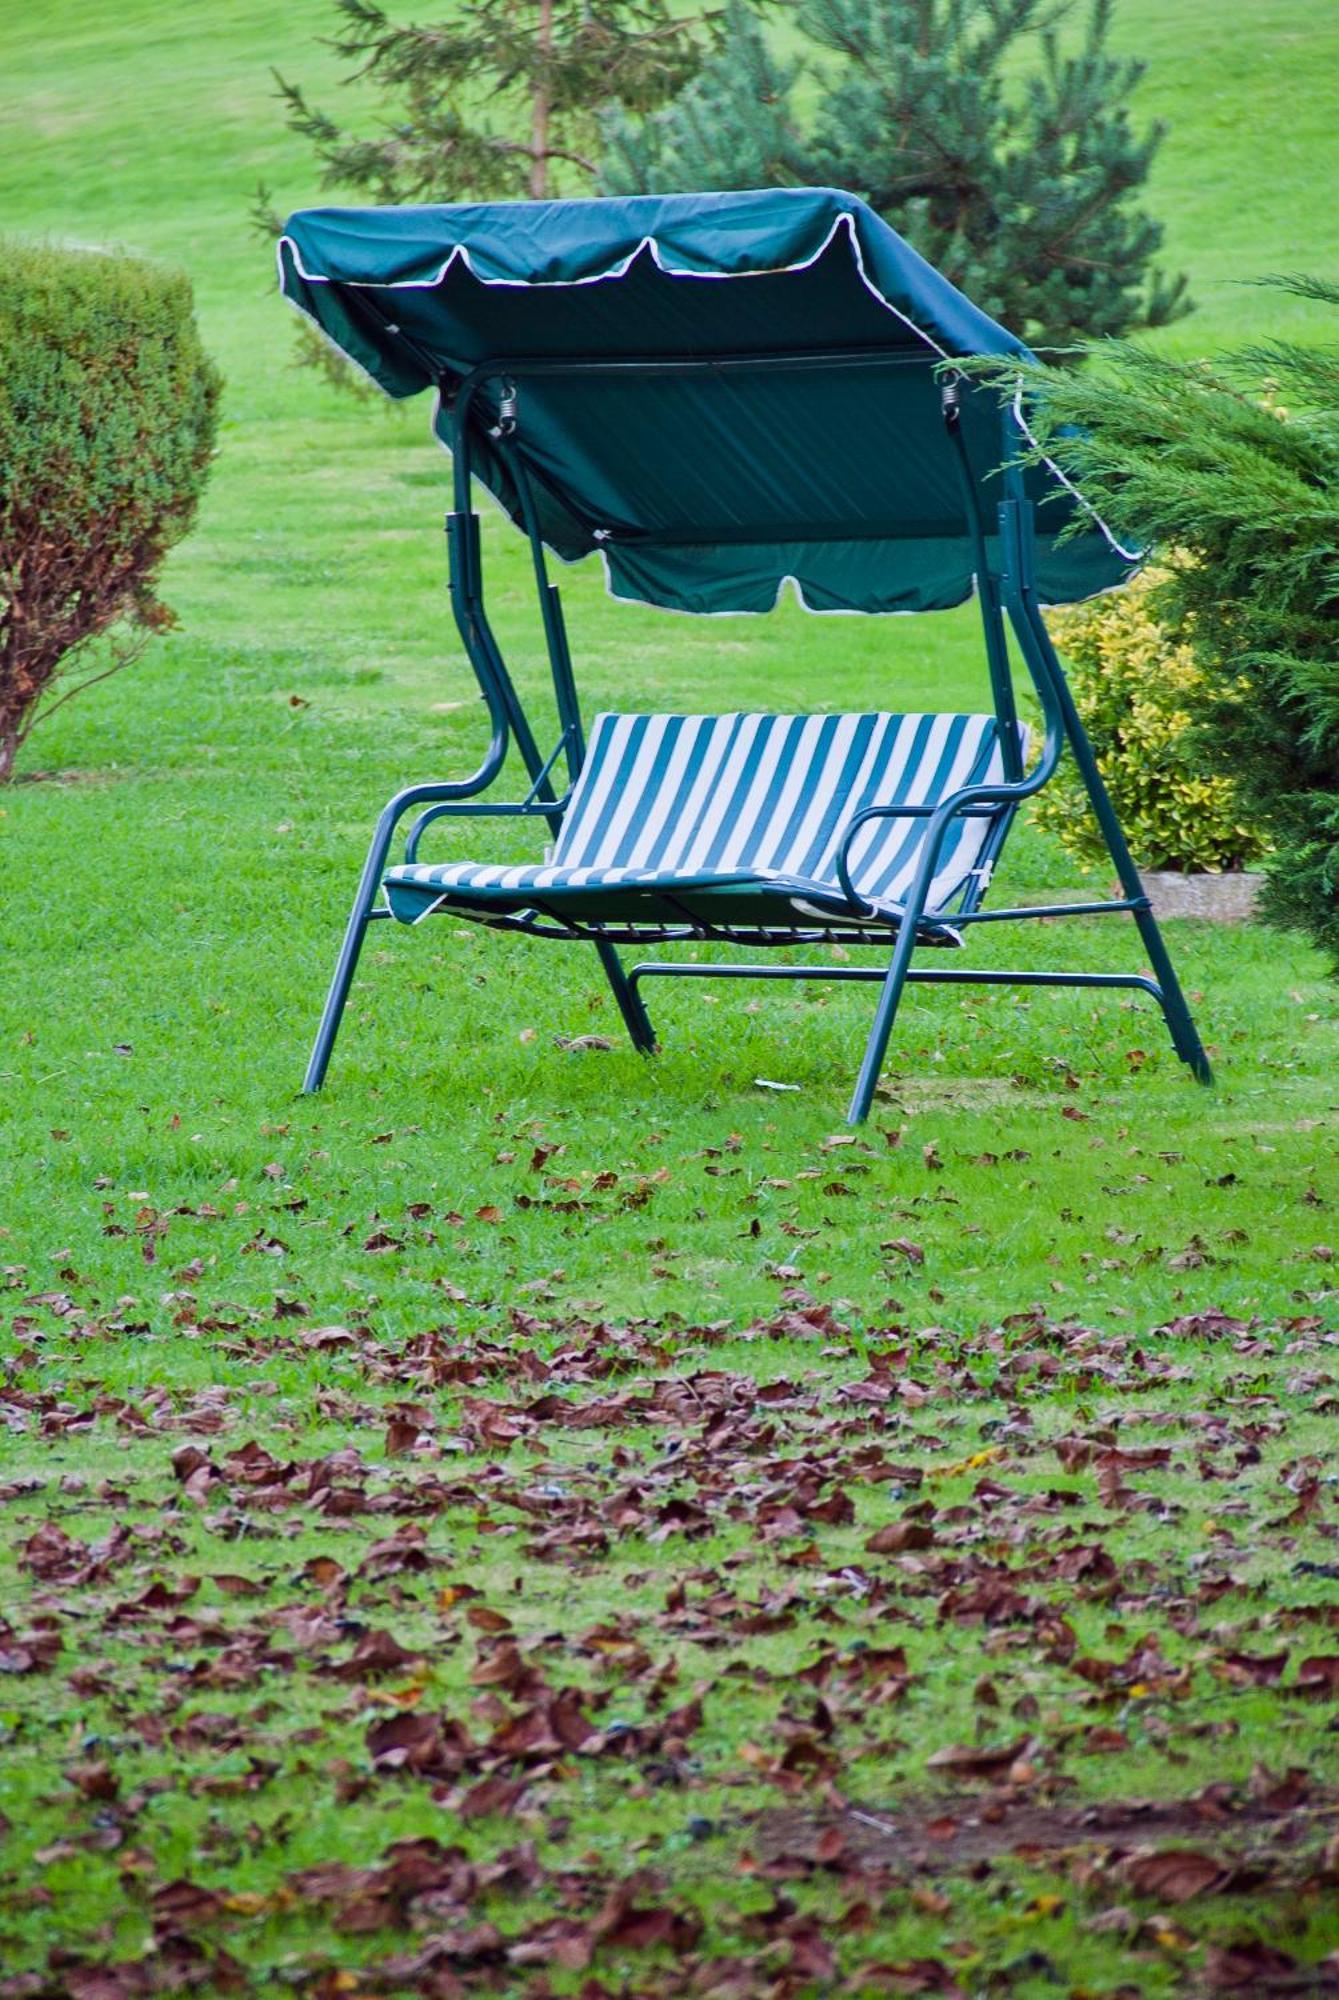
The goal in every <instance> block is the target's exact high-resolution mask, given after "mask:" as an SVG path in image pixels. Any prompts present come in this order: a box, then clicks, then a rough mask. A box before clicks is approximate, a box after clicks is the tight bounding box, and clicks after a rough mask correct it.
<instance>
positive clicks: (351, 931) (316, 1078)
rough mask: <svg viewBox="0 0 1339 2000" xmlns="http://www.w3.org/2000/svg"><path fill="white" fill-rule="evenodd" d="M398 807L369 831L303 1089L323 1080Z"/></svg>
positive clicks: (317, 1085) (316, 1087)
mask: <svg viewBox="0 0 1339 2000" xmlns="http://www.w3.org/2000/svg"><path fill="white" fill-rule="evenodd" d="M400 810H401V809H400V808H399V806H398V801H393V802H392V804H391V805H389V806H387V808H386V810H385V812H384V813H383V814H382V815H381V818H380V819H379V820H378V821H377V830H376V832H375V833H374V834H373V835H372V844H371V846H370V847H369V848H368V850H367V859H366V861H365V862H364V863H363V872H362V874H361V875H360V876H359V878H358V893H357V895H356V896H355V897H354V899H353V908H352V909H351V910H350V912H349V921H348V923H347V924H346V925H345V927H344V942H343V943H342V944H341V946H340V948H339V957H338V958H337V959H336V961H335V970H334V975H333V977H332V978H331V981H330V990H329V992H328V993H327V994H326V996H325V1006H324V1007H323V1008H322V1010H321V1025H320V1026H319V1027H318V1029H317V1030H316V1040H315V1042H314V1043H313V1044H312V1052H311V1058H310V1060H309V1062H308V1064H307V1074H306V1076H305V1077H304V1078H303V1080H302V1088H303V1090H304V1092H311V1091H314V1090H319V1089H320V1088H321V1085H322V1084H323V1083H324V1082H325V1073H326V1070H327V1069H328V1068H329V1067H330V1055H331V1051H332V1050H333V1048H334V1046H335V1036H336V1035H337V1034H338V1033H339V1024H340V1021H341V1020H342V1019H343V1015H344V1004H345V1002H346V1001H347V999H348V997H349V988H350V986H352V984H353V975H354V973H355V972H356V971H357V969H358V958H359V954H360V953H361V951H362V949H363V939H364V938H365V937H366V935H367V926H368V924H369V922H370V921H371V917H372V906H373V904H374V903H375V902H376V900H377V894H378V892H379V890H380V888H381V877H382V874H383V872H384V871H385V866H386V856H387V854H388V853H389V852H390V844H391V836H392V834H393V833H394V831H395V825H396V821H397V820H398V819H399V817H400Z"/></svg>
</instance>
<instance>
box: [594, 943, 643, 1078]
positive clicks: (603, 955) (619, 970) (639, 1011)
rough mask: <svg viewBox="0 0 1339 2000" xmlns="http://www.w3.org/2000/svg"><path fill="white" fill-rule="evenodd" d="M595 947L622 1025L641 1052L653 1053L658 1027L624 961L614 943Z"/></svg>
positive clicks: (633, 1044) (634, 1045)
mask: <svg viewBox="0 0 1339 2000" xmlns="http://www.w3.org/2000/svg"><path fill="white" fill-rule="evenodd" d="M595 949H596V952H597V953H598V955H599V960H600V964H601V965H602V966H603V967H604V976H605V978H606V979H607V980H608V981H609V985H610V988H611V989H612V991H613V995H614V998H615V1000H617V1002H618V1011H619V1013H620V1014H621V1015H622V1016H623V1025H624V1027H625V1028H626V1029H627V1031H628V1033H629V1034H630V1035H631V1037H632V1046H633V1047H634V1049H636V1050H637V1051H638V1052H639V1053H640V1054H641V1055H644V1056H653V1055H654V1054H655V1052H656V1031H655V1029H654V1028H653V1027H652V1026H651V1017H650V1015H649V1014H648V1013H647V1011H646V1008H645V1006H644V1005H643V1002H642V996H641V994H640V993H639V992H638V991H637V988H636V987H635V986H634V985H633V984H632V983H631V981H630V980H629V978H628V975H627V973H626V972H625V971H624V970H623V962H622V960H621V959H620V958H619V955H618V953H617V952H616V951H615V950H614V947H613V946H612V945H611V944H597V945H596V947H595Z"/></svg>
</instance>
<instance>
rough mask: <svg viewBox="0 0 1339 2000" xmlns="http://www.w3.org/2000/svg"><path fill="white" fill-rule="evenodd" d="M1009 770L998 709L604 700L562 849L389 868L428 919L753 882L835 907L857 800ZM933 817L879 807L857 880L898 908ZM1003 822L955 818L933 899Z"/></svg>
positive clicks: (940, 788) (396, 887) (801, 902)
mask: <svg viewBox="0 0 1339 2000" xmlns="http://www.w3.org/2000/svg"><path fill="white" fill-rule="evenodd" d="M1020 736H1022V739H1023V741H1024V744H1025V743H1026V735H1025V732H1022V731H1020ZM1002 776H1003V760H1002V757H1001V754H1000V740H999V725H998V723H997V722H996V719H995V717H994V716H993V715H885V714H876V715H808V716H804V715H745V714H737V715H599V716H597V717H596V718H595V722H594V725H593V727H592V730H591V735H590V742H589V746H588V750H587V754H586V760H585V763H584V764H583V766H582V769H581V774H580V776H579V778H578V780H577V783H576V785H575V787H574V789H573V792H572V797H571V800H570V802H569V804H568V807H567V811H566V813H565V814H564V817H563V823H562V827H561V830H560V832H559V835H558V839H557V842H556V844H555V846H554V849H553V853H552V856H551V857H550V858H549V859H548V860H547V861H545V862H544V863H543V864H541V865H534V864H531V865H528V866H521V867H516V866H507V865H505V864H501V865H491V866H490V865H484V864H480V863H475V862H448V863H444V864H435V865H434V864H431V863H423V862H416V863H412V864H409V865H406V866H404V867H400V868H393V869H391V870H390V872H389V874H388V875H387V878H386V889H387V896H388V900H389V901H390V904H391V908H392V910H393V911H394V912H395V914H396V915H397V916H401V917H403V918H405V919H406V920H408V921H413V920H415V919H416V918H417V917H419V916H421V915H425V914H426V913H427V912H428V910H430V909H440V908H454V909H457V910H460V911H462V913H468V912H469V910H470V909H471V908H474V909H480V907H481V906H483V908H486V909H487V910H489V911H492V912H494V913H498V912H501V911H503V910H505V909H513V910H515V909H523V908H529V907H533V906H534V902H535V900H536V899H538V901H539V902H540V903H541V904H549V905H551V906H553V907H555V908H556V907H559V906H562V907H563V908H565V909H566V910H568V911H569V912H571V911H573V909H574V907H585V908H587V909H588V910H592V911H593V910H594V909H595V907H596V906H597V905H598V904H599V902H600V901H601V899H604V900H605V901H607V900H608V898H609V895H610V892H613V891H617V892H620V893H619V895H618V898H617V900H618V901H619V902H620V903H621V904H624V905H626V902H627V898H628V892H630V891H631V892H637V895H639V896H640V897H641V898H643V899H647V898H651V899H654V892H655V891H657V890H660V891H664V892H669V893H671V894H673V895H674V896H675V897H676V898H679V899H682V898H683V897H684V896H688V897H690V899H691V896H692V894H693V892H695V891H706V892H712V891H720V890H723V889H726V888H730V889H733V890H735V891H744V890H746V889H748V888H750V887H751V888H752V889H754V890H755V891H762V892H765V893H766V894H767V895H769V896H770V897H772V898H775V897H777V896H778V895H780V896H782V897H784V898H785V899H786V900H788V901H789V902H790V904H791V905H792V907H793V908H794V909H795V910H797V911H799V912H800V913H801V914H805V915H810V916H812V915H814V914H822V915H825V916H829V917H830V916H832V915H834V914H836V913H838V912H837V907H836V906H841V909H842V910H843V911H844V910H845V908H846V905H845V897H844V895H843V893H842V890H841V887H840V885H839V883H838V880H837V873H836V856H837V849H838V846H839V844H840V841H841V836H842V833H843V830H844V829H845V827H846V826H847V825H848V823H849V822H850V820H851V818H852V817H853V816H854V815H855V814H856V813H857V812H860V811H861V810H862V809H863V808H864V807H866V806H871V805H894V804H904V803H905V804H916V805H921V804H933V803H934V802H936V801H937V800H939V799H941V798H944V797H946V796H947V794H948V793H950V792H954V791H957V790H958V789H959V788H960V787H962V786H964V785H969V784H979V783H983V782H987V781H991V780H997V779H999V778H1001V777H1002ZM925 825H926V822H925V820H924V819H915V818H896V817H895V818H890V819H886V820H875V821H872V822H870V823H869V824H868V825H867V826H865V827H863V828H862V829H861V830H860V832H859V833H858V834H857V835H856V837H855V840H854V842H853V843H852V846H851V851H850V870H851V877H852V880H853V881H854V883H855V884H856V887H857V888H858V889H859V890H860V892H861V894H862V895H864V896H865V897H867V898H868V899H869V900H870V901H871V902H872V903H874V904H876V905H877V906H878V909H879V910H880V911H881V912H886V913H887V914H888V915H889V916H896V915H897V913H898V912H899V910H900V907H901V903H902V900H903V898H904V897H905V895H906V893H907V890H908V888H909V886H910V883H911V878H912V875H913V874H914V872H915V867H916V861H917V856H918V854H919V851H920V846H921V842H922V840H923V839H924V835H925ZM991 825H992V821H991V820H990V819H987V818H978V819H965V820H956V821H954V822H953V823H952V824H951V826H950V828H949V832H948V834H947V837H946V839H945V841H944V844H943V847H942V849H941V852H940V865H939V869H938V872H937V874H936V876H935V880H934V883H933V886H932V889H931V893H930V897H929V901H928V904H927V909H928V911H929V913H930V914H934V913H937V912H942V911H945V910H947V909H948V907H949V906H950V905H951V904H952V903H953V901H954V899H955V898H956V897H957V896H959V895H960V893H961V892H962V890H963V889H964V887H965V886H966V884H967V881H968V878H969V876H970V874H971V872H972V870H973V869H974V868H975V867H976V865H977V861H978V858H979V856H980V854H981V850H982V847H983V846H984V844H985V841H986V839H987V837H988V834H989V831H990V827H991ZM634 900H635V898H634ZM810 906H812V907H810ZM848 914H849V913H848Z"/></svg>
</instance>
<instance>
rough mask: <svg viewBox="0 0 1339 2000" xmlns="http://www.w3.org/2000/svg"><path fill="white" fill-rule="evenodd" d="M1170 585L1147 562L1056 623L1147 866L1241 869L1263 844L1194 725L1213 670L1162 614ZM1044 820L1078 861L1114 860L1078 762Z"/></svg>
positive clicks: (1130, 835) (1082, 709)
mask: <svg viewBox="0 0 1339 2000" xmlns="http://www.w3.org/2000/svg"><path fill="white" fill-rule="evenodd" d="M1168 581H1169V573H1168V572H1167V571H1166V570H1163V569H1157V568H1149V569H1145V570H1143V571H1141V573H1140V574H1139V575H1138V576H1137V577H1136V578H1135V579H1134V581H1133V582H1132V583H1130V584H1128V585H1127V586H1126V588H1125V589H1124V590H1120V591H1113V592H1111V593H1110V594H1108V595H1107V596H1104V597H1095V598H1092V599H1091V600H1090V601H1089V602H1088V603H1086V604H1073V605H1067V606H1065V607H1064V608H1063V609H1061V610H1057V611H1052V612H1050V613H1049V614H1048V616H1047V621H1046V622H1047V624H1048V625H1049V627H1050V630H1051V636H1052V638H1053V639H1054V641H1055V643H1056V646H1057V648H1058V649H1059V651H1060V653H1061V654H1062V656H1063V658H1064V662H1065V667H1066V671H1067V673H1068V677H1069V683H1070V686H1071V688H1072V689H1073V691H1074V699H1075V702H1076V703H1077V705H1078V709H1079V713H1080V715H1081V716H1082V717H1083V723H1084V727H1085V729H1086V730H1087V731H1088V735H1089V737H1090V739H1091V741H1092V745H1093V749H1094V752H1095V753H1096V756H1097V761H1098V764H1099V765H1100V767H1101V771H1102V776H1103V778H1104V779H1105V780H1106V785H1107V790H1108V791H1109V792H1110V794H1111V798H1112V803H1113V804H1114V806H1115V808H1116V812H1117V815H1118V816H1119V818H1120V822H1121V825H1122V826H1123V827H1124V829H1125V835H1126V838H1127V839H1128V841H1129V843H1130V848H1131V851H1132V852H1133V854H1134V857H1135V859H1136V861H1138V862H1139V864H1140V866H1141V867H1144V868H1180V869H1187V870H1190V869H1205V868H1217V869H1222V868H1243V867H1246V866H1247V865H1249V864H1250V863H1251V862H1254V861H1255V860H1257V859H1258V858H1259V856H1260V854H1261V852H1262V849H1263V843H1262V841H1261V839H1260V837H1259V835H1258V834H1257V833H1256V832H1255V831H1254V830H1253V828H1252V827H1251V826H1250V825H1249V824H1248V823H1247V822H1246V819H1245V816H1244V814H1243V812H1242V810H1241V807H1240V804H1239V801H1238V796H1237V786H1236V782H1235V780H1234V779H1233V778H1231V777H1229V776H1228V775H1227V774H1226V773H1225V772H1222V771H1216V772H1215V771H1206V770H1205V769H1204V767H1203V766H1204V753H1203V752H1202V750H1201V749H1200V747H1199V744H1198V742H1197V740H1196V734H1195V720H1196V716H1197V714H1198V713H1199V712H1200V711H1201V710H1202V709H1203V707H1204V704H1205V700H1206V695H1207V689H1208V676H1207V675H1206V673H1205V671H1204V668H1203V667H1202V666H1201V664H1200V662H1199V660H1198V658H1197V657H1196V653H1195V648H1194V647H1193V645H1191V643H1190V641H1189V639H1188V638H1187V637H1186V636H1185V635H1184V634H1182V635H1179V636H1178V635H1177V634H1176V633H1174V632H1172V631H1171V630H1169V629H1168V627H1167V626H1166V625H1165V624H1164V623H1163V621H1162V619H1161V618H1160V617H1159V615H1158V600H1159V592H1160V589H1161V588H1162V587H1164V586H1165V585H1166V584H1167V583H1168ZM1240 692H1241V693H1242V694H1245V693H1246V692H1247V689H1246V685H1245V683H1244V682H1243V684H1242V687H1241V689H1240ZM1034 816H1035V818H1036V820H1037V822H1038V824H1039V825H1040V826H1043V827H1045V828H1047V829H1048V831H1050V832H1052V833H1054V834H1056V835H1057V836H1058V837H1059V839H1060V841H1061V843H1062V845H1063V846H1064V848H1065V850H1066V852H1067V853H1069V854H1070V855H1072V856H1073V857H1074V859H1075V860H1076V861H1080V862H1082V863H1083V864H1084V865H1085V866H1092V865H1100V864H1101V863H1103V862H1109V861H1110V856H1109V855H1108V853H1107V848H1106V843H1105V841H1104V840H1103V839H1102V836H1101V832H1100V831H1099V828H1098V825H1097V822H1096V820H1095V819H1094V817H1093V812H1092V806H1091V804H1090V802H1089V799H1088V794H1087V791H1086V790H1085V789H1084V785H1083V782H1082V780H1081V779H1080V777H1079V773H1078V768H1077V766H1076V765H1075V764H1074V762H1073V760H1072V759H1070V758H1066V759H1064V761H1063V762H1062V763H1061V765H1060V769H1059V771H1058V772H1057V773H1056V776H1055V778H1054V779H1053V780H1052V782H1051V783H1050V784H1049V785H1048V786H1047V788H1046V790H1045V791H1044V792H1042V793H1041V795H1040V796H1039V798H1038V799H1037V802H1036V805H1035V807H1034Z"/></svg>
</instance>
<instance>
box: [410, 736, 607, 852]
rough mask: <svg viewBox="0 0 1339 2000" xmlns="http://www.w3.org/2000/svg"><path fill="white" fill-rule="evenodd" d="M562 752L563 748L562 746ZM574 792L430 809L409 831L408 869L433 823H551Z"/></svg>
mask: <svg viewBox="0 0 1339 2000" xmlns="http://www.w3.org/2000/svg"><path fill="white" fill-rule="evenodd" d="M559 747H560V748H561V745H560V746H559ZM571 796H572V794H571V793H570V792H567V793H564V795H563V797H562V798H560V799H558V800H557V801H556V802H555V801H554V800H552V799H536V798H535V797H534V795H533V788H532V791H531V794H530V796H529V797H527V798H524V799H521V800H519V801H512V800H507V801H504V802H503V803H501V804H498V805H484V804H469V803H467V802H466V801H464V800H461V801H459V802H457V801H451V802H449V803H447V804H444V805H434V806H430V807H429V808H428V810H427V811H426V812H423V813H420V814H419V816H418V818H417V819H416V820H415V821H414V824H413V825H412V826H411V827H410V829H409V838H408V840H407V841H406V842H405V854H404V858H405V865H406V867H408V866H409V865H410V864H411V863H412V862H415V861H417V859H418V844H419V841H420V840H421V839H422V838H423V835H424V833H425V831H426V830H427V828H428V827H430V826H431V825H432V822H433V821H434V820H437V819H551V818H552V816H553V814H554V813H556V812H563V811H564V810H565V809H566V807H567V804H568V801H569V800H570V799H571Z"/></svg>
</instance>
